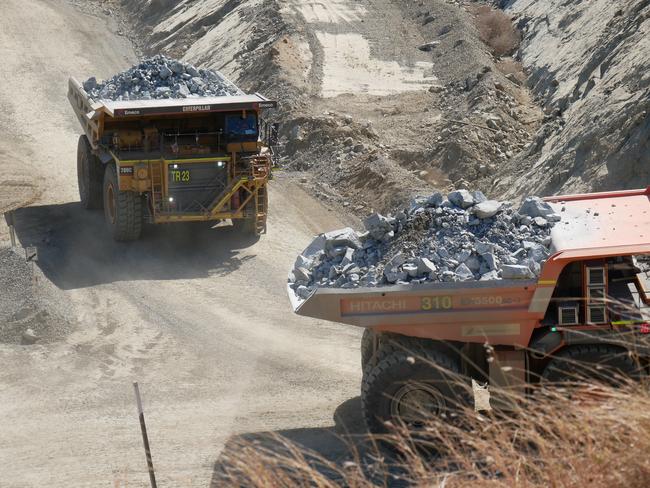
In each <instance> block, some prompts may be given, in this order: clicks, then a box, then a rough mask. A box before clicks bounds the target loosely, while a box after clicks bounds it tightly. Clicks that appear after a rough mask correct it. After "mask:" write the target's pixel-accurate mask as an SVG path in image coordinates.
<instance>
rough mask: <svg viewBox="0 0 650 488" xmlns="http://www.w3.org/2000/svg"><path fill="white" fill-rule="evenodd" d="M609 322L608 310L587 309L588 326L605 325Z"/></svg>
mask: <svg viewBox="0 0 650 488" xmlns="http://www.w3.org/2000/svg"><path fill="white" fill-rule="evenodd" d="M605 322H607V310H606V309H605V307H594V306H589V307H587V323H588V324H604V323H605Z"/></svg>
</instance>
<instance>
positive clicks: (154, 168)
mask: <svg viewBox="0 0 650 488" xmlns="http://www.w3.org/2000/svg"><path fill="white" fill-rule="evenodd" d="M149 174H150V175H151V208H152V209H153V215H154V216H155V215H156V214H157V213H158V212H162V210H163V189H164V188H163V177H162V176H163V175H162V163H160V162H157V161H155V162H153V161H152V162H150V163H149Z"/></svg>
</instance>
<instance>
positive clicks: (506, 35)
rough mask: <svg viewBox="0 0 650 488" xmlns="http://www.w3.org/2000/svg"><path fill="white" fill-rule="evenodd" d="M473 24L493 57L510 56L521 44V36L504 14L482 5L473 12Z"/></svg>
mask: <svg viewBox="0 0 650 488" xmlns="http://www.w3.org/2000/svg"><path fill="white" fill-rule="evenodd" d="M474 22H475V23H476V27H477V28H478V32H479V36H480V38H481V40H482V41H483V42H484V43H485V44H487V45H488V46H489V47H490V49H491V50H492V54H494V55H495V56H507V55H509V54H512V53H513V52H514V51H515V49H517V47H518V46H519V42H521V34H520V33H519V31H518V30H517V29H516V28H515V27H514V26H513V25H512V22H511V21H510V19H509V18H508V16H507V15H506V14H504V13H503V12H501V11H500V10H495V9H493V8H492V7H489V6H486V5H483V6H480V7H477V8H476V9H475V10H474Z"/></svg>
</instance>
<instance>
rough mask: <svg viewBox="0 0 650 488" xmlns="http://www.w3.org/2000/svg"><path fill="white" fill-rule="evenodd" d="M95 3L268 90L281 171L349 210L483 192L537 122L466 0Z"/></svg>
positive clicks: (516, 77)
mask: <svg viewBox="0 0 650 488" xmlns="http://www.w3.org/2000/svg"><path fill="white" fill-rule="evenodd" d="M103 5H104V7H102V8H105V9H110V8H118V7H122V8H124V9H125V10H126V11H127V12H128V13H129V14H131V15H132V17H133V18H135V19H138V20H137V24H136V25H135V26H134V27H132V31H131V32H135V33H136V34H139V35H140V36H143V35H144V38H145V39H147V44H146V45H147V47H146V49H145V50H146V51H147V52H151V53H157V52H159V51H162V52H163V53H167V54H170V55H174V56H182V57H183V59H184V60H186V61H188V62H192V63H196V64H197V65H200V66H202V67H210V68H215V69H218V70H220V71H222V72H224V74H226V76H228V77H230V78H232V79H233V81H235V82H236V83H237V84H238V86H240V87H242V89H244V90H245V91H260V92H263V93H264V94H266V95H269V96H271V97H275V98H278V99H279V101H280V109H279V111H278V113H276V114H274V115H273V117H274V118H276V119H277V120H279V121H281V122H282V127H283V129H282V136H283V137H282V141H281V142H282V145H283V146H282V148H281V155H282V161H283V165H284V167H285V168H287V169H290V170H292V171H297V172H299V174H300V175H301V178H302V179H301V181H303V185H304V186H305V187H306V188H307V189H308V190H309V191H311V192H313V193H314V194H316V195H318V196H319V197H321V198H322V199H323V200H325V201H327V202H328V204H329V205H331V206H335V207H346V208H347V209H348V210H351V211H356V212H358V213H360V214H363V213H367V212H368V211H370V210H371V209H377V210H386V209H389V208H392V207H394V206H395V205H397V204H400V203H403V202H405V201H407V200H408V199H409V198H410V197H412V196H413V195H415V194H417V193H428V192H430V191H431V190H432V188H442V189H451V188H452V187H458V188H467V187H469V186H470V184H471V186H478V187H479V188H486V187H490V186H491V185H492V184H493V183H494V181H493V180H494V175H495V173H496V171H497V169H498V168H499V167H500V166H501V165H503V164H504V163H505V162H506V161H508V160H509V159H511V158H513V157H514V156H515V155H516V154H517V153H518V152H519V151H521V150H522V149H523V148H525V147H526V145H527V144H528V143H530V141H531V139H532V136H533V134H534V133H535V131H536V129H537V127H538V126H539V125H540V123H541V121H542V119H543V117H544V116H543V114H542V113H541V111H540V110H539V109H538V108H537V106H536V104H535V102H534V100H533V99H532V97H531V96H530V94H529V92H528V90H527V88H526V87H525V86H522V81H523V80H524V79H525V74H524V72H523V69H522V67H521V65H519V64H518V63H516V62H515V61H514V60H513V59H512V58H510V57H509V56H507V55H498V56H497V55H495V54H494V53H493V50H492V48H491V47H490V46H487V45H486V44H485V43H484V42H483V41H482V40H481V34H480V32H479V31H478V29H477V28H476V19H475V17H476V15H477V14H476V10H475V4H474V3H473V2H446V1H443V0H427V1H419V2H416V3H415V4H414V3H413V2H410V1H396V2H389V1H387V0H364V1H361V2H347V1H339V2H332V3H327V4H323V3H321V2H312V1H306V2H299V1H293V0H292V1H283V2H275V1H274V2H259V1H247V2H241V3H238V4H233V3H231V2H208V1H205V0H203V1H199V2H180V3H176V4H173V5H167V4H164V2H144V1H142V0H124V1H123V2H119V3H118V2H111V1H108V0H107V1H105V2H103ZM110 5H113V7H110ZM388 32H390V33H397V35H394V34H390V35H389V34H387V33H388ZM235 34H236V35H235ZM459 59H462V60H463V62H462V63H459V62H458V60H459Z"/></svg>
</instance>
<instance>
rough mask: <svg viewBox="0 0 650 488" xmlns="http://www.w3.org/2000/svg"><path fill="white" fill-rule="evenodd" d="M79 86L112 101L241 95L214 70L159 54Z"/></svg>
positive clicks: (228, 81)
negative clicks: (107, 77) (108, 78)
mask: <svg viewBox="0 0 650 488" xmlns="http://www.w3.org/2000/svg"><path fill="white" fill-rule="evenodd" d="M83 87H84V90H86V92H88V94H89V95H90V96H91V98H93V99H96V100H112V101H117V100H152V99H165V98H199V97H222V96H235V95H243V92H242V91H241V90H240V89H239V88H237V87H236V86H235V85H234V84H233V83H232V82H231V81H230V80H228V79H227V78H226V77H225V76H223V75H222V74H221V73H219V72H218V71H213V70H210V69H203V68H201V69H199V68H196V67H195V66H193V65H191V64H186V63H183V62H182V61H178V60H175V59H170V58H168V57H166V56H163V55H156V56H154V57H152V58H147V59H143V60H142V61H141V62H140V63H139V64H137V65H135V66H133V67H131V68H129V69H128V70H126V71H123V72H122V73H118V74H116V75H115V76H113V77H112V78H111V79H110V80H106V81H103V82H98V81H97V80H96V79H95V77H92V78H89V79H88V80H86V81H85V82H84V83H83Z"/></svg>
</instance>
